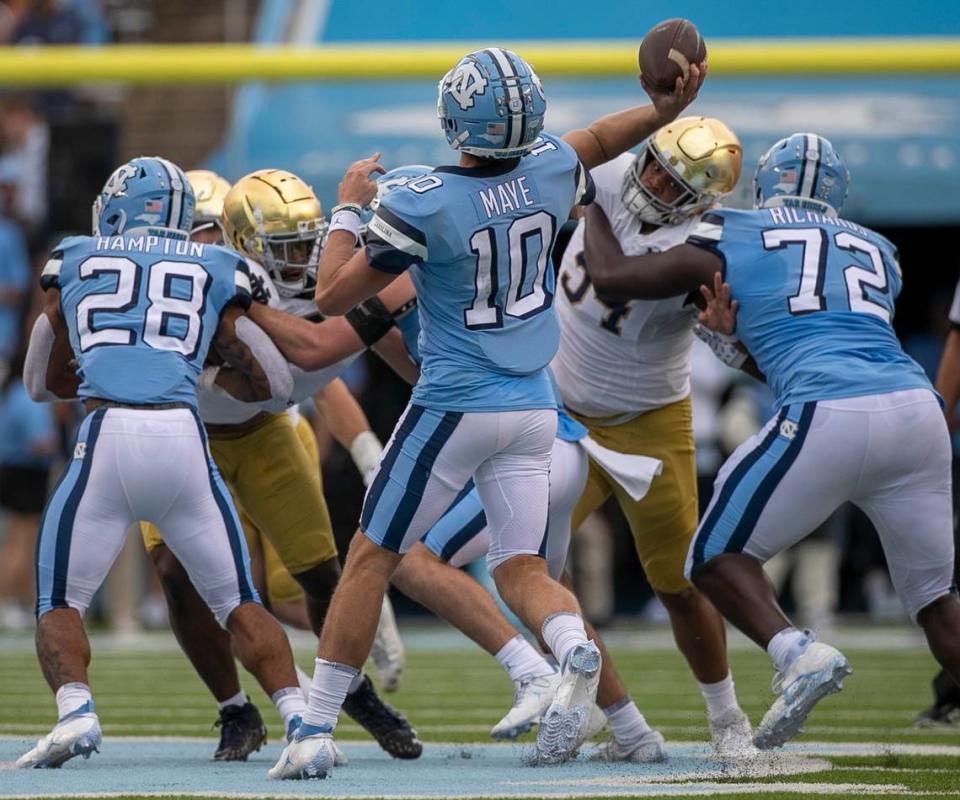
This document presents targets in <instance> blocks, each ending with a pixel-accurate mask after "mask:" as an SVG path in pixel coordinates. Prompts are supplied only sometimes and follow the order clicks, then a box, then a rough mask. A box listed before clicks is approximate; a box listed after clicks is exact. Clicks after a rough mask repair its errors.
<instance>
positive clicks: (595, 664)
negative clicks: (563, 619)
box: [537, 642, 601, 764]
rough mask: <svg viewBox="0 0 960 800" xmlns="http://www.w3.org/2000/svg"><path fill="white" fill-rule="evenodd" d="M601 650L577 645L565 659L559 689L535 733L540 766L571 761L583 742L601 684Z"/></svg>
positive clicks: (592, 644)
mask: <svg viewBox="0 0 960 800" xmlns="http://www.w3.org/2000/svg"><path fill="white" fill-rule="evenodd" d="M600 664H601V657H600V650H599V649H597V646H596V645H595V644H594V643H593V642H586V643H585V644H581V645H577V646H576V647H575V648H573V650H572V651H571V652H570V654H569V655H568V656H567V658H566V661H565V663H564V665H563V670H562V672H561V679H560V686H559V688H558V689H557V696H556V698H554V701H553V703H552V704H551V706H550V708H548V709H547V713H546V714H544V715H543V719H542V720H540V729H539V731H538V732H537V756H538V759H539V761H540V762H541V763H544V764H559V763H561V762H563V761H566V760H567V759H568V758H570V756H571V755H573V753H575V752H576V750H577V748H579V747H580V745H581V744H583V742H584V740H585V739H586V733H587V726H588V724H589V722H590V710H591V708H592V707H593V706H594V705H595V701H596V699H597V686H598V684H599V683H600Z"/></svg>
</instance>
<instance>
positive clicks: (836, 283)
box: [687, 208, 932, 406]
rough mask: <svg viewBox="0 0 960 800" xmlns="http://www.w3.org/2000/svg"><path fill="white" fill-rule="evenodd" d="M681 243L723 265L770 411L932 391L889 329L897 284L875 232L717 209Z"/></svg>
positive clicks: (782, 214) (806, 217)
mask: <svg viewBox="0 0 960 800" xmlns="http://www.w3.org/2000/svg"><path fill="white" fill-rule="evenodd" d="M687 241H688V242H689V243H690V244H694V245H697V246H699V247H705V248H707V249H710V250H713V251H714V252H716V253H718V254H719V255H720V256H721V257H722V258H723V260H724V263H725V273H724V278H725V280H726V281H727V283H729V284H730V292H731V294H732V296H733V297H734V298H735V299H736V300H737V303H738V304H739V310H738V311H737V331H736V332H737V336H738V338H739V339H740V340H741V341H742V342H743V343H744V344H745V345H746V347H747V349H748V350H749V351H750V353H751V355H752V356H753V357H754V359H755V360H756V362H757V365H758V366H759V367H760V369H761V371H762V372H763V373H764V375H766V378H767V382H768V383H769V385H770V388H771V389H772V391H773V392H774V394H775V395H776V398H777V405H778V406H784V405H788V404H790V403H799V402H808V401H811V400H826V399H831V398H841V397H859V396H863V395H870V394H884V393H887V392H895V391H900V390H904V389H917V388H928V389H932V387H931V386H930V381H929V380H928V379H927V376H926V374H925V373H924V372H923V370H922V369H921V368H920V366H919V365H918V364H917V363H916V362H915V361H914V360H913V359H911V358H910V357H909V356H908V355H906V353H904V352H903V348H902V347H901V346H900V342H899V340H898V339H897V335H896V334H895V333H894V331H893V327H892V326H891V321H892V319H893V310H894V301H895V300H896V298H897V295H898V294H900V289H901V287H902V285H903V279H902V276H901V274H900V265H899V263H898V260H897V252H896V250H895V248H894V247H893V245H892V244H891V243H890V242H889V241H887V239H885V238H884V237H883V236H881V235H880V234H878V233H875V232H874V231H871V230H869V229H867V228H864V227H862V226H860V225H857V224H856V223H853V222H849V221H847V220H844V219H839V218H836V217H826V216H824V215H822V214H819V213H816V212H813V211H804V210H799V209H794V208H765V209H756V210H752V211H735V210H730V209H718V210H713V211H710V212H708V213H706V214H704V216H703V218H702V219H701V221H700V224H699V225H698V226H697V227H696V228H695V229H694V230H693V232H692V233H691V236H690V238H689V239H688V240H687Z"/></svg>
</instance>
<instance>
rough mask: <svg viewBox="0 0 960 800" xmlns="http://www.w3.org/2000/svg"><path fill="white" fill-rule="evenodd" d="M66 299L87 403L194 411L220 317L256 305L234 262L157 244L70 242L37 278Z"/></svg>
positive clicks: (177, 243)
mask: <svg viewBox="0 0 960 800" xmlns="http://www.w3.org/2000/svg"><path fill="white" fill-rule="evenodd" d="M40 283H41V285H42V286H43V288H44V289H48V288H51V287H56V288H59V290H60V310H61V313H62V314H63V318H64V321H65V323H66V325H67V330H68V331H69V334H70V345H71V347H72V348H73V352H74V354H75V356H76V359H77V362H78V364H79V369H78V372H79V375H80V378H81V384H80V389H79V395H80V397H81V398H87V397H98V398H102V399H105V400H113V401H116V402H119V403H130V404H135V405H141V404H142V405H154V404H159V403H174V402H178V403H189V404H190V405H191V406H196V402H197V401H196V382H197V376H198V375H199V374H200V370H201V369H202V368H203V363H204V361H205V360H206V357H207V351H208V349H209V347H210V342H211V341H212V340H213V336H214V334H215V333H216V330H217V328H218V327H219V325H220V317H221V314H222V313H223V310H224V308H226V306H227V305H229V304H230V303H233V302H237V303H240V305H241V306H243V307H244V308H246V307H248V306H249V305H250V301H251V297H250V278H249V273H248V270H247V265H246V264H245V263H244V261H243V259H241V258H240V257H239V256H238V255H237V254H236V253H231V252H230V251H229V250H227V249H225V248H222V247H217V246H215V245H205V244H200V243H198V242H189V241H186V240H185V239H183V240H181V239H174V238H167V237H160V236H146V235H143V236H140V235H138V236H109V237H105V236H71V237H68V238H66V239H64V240H63V241H62V242H61V243H60V244H59V245H58V246H57V249H56V250H54V251H53V253H52V254H51V256H50V260H49V261H48V262H47V265H46V266H45V267H44V270H43V274H42V275H41V277H40Z"/></svg>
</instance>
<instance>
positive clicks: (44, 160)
mask: <svg viewBox="0 0 960 800" xmlns="http://www.w3.org/2000/svg"><path fill="white" fill-rule="evenodd" d="M0 147H2V150H0V153H2V155H0V189H2V192H3V197H4V199H5V209H6V210H5V213H6V215H7V216H8V217H10V218H11V219H14V220H16V221H17V222H18V223H19V224H20V225H21V226H22V227H23V230H24V232H25V233H26V235H27V239H28V242H29V244H30V250H31V251H34V250H36V249H38V246H39V245H40V244H41V243H42V237H43V236H44V228H45V223H46V218H47V169H48V167H47V164H48V159H49V154H50V129H49V127H48V126H47V123H46V121H45V120H44V118H43V117H41V116H40V115H39V114H38V113H37V111H36V109H35V108H34V104H33V101H32V99H31V97H30V95H28V94H25V93H22V92H11V93H9V94H6V95H3V96H2V97H0Z"/></svg>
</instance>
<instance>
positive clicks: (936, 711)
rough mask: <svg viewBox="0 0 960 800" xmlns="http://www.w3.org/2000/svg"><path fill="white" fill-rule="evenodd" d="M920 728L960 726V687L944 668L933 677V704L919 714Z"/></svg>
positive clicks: (917, 725)
mask: <svg viewBox="0 0 960 800" xmlns="http://www.w3.org/2000/svg"><path fill="white" fill-rule="evenodd" d="M914 725H916V727H918V728H940V727H951V728H956V727H960V687H958V686H957V684H955V683H954V682H953V680H952V679H951V678H950V676H949V675H948V674H947V673H946V672H945V671H943V670H941V671H940V672H939V673H937V676H936V677H935V678H934V679H933V705H932V706H930V708H928V709H925V710H924V711H921V712H920V713H919V714H918V715H917V719H916V721H915V722H914Z"/></svg>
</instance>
